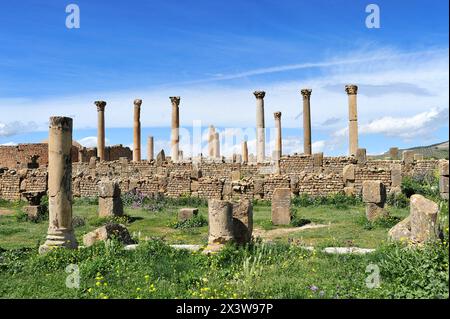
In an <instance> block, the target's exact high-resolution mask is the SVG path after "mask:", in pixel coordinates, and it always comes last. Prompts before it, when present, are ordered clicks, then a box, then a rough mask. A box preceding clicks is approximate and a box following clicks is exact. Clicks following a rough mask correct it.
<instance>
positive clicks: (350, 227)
mask: <svg viewBox="0 0 450 319" xmlns="http://www.w3.org/2000/svg"><path fill="white" fill-rule="evenodd" d="M3 208H4V209H9V210H11V211H13V212H14V214H12V215H3V216H0V226H1V227H0V247H2V248H5V249H12V248H22V247H36V246H38V245H39V243H42V242H43V241H44V239H45V235H46V231H47V226H48V222H47V221H42V222H39V223H33V222H29V221H26V220H22V221H20V220H18V218H17V215H18V214H20V209H21V206H20V204H18V203H16V204H14V203H7V204H3ZM179 208H180V207H177V206H168V207H165V208H164V209H163V210H162V211H157V212H151V211H147V210H144V209H133V208H125V214H126V215H128V216H130V217H131V218H130V221H129V222H128V223H126V225H127V227H128V229H129V231H130V233H134V234H135V236H139V237H140V239H145V238H155V237H158V238H161V239H163V240H165V241H166V242H167V243H170V244H181V243H183V244H206V242H207V237H208V226H203V227H197V228H188V229H174V228H173V227H171V225H172V224H173V223H175V222H176V220H177V213H178V210H179ZM297 210H298V214H299V216H300V217H301V218H302V219H305V220H309V221H311V223H312V224H318V225H323V226H326V227H322V228H314V229H305V230H298V231H295V230H294V231H286V232H283V231H280V232H278V234H277V232H270V230H274V229H285V230H286V229H287V228H292V226H289V227H287V226H283V227H280V226H278V227H275V226H272V224H271V208H270V206H268V205H255V207H254V228H255V233H258V234H263V235H266V236H267V237H268V239H270V240H274V241H277V242H287V241H288V239H293V240H295V241H296V242H299V243H300V242H301V243H302V244H305V245H308V246H317V245H320V246H325V245H328V246H330V245H331V246H358V247H364V248H375V247H378V246H379V245H380V244H381V243H382V242H383V241H385V240H386V239H387V231H388V229H389V227H390V226H392V225H393V224H394V223H395V222H396V221H398V220H400V219H403V218H404V217H406V216H407V215H408V210H407V209H394V208H389V210H390V212H391V214H392V216H393V217H394V219H393V222H392V223H387V225H375V226H373V227H368V225H367V222H366V221H365V217H364V216H365V213H364V206H363V205H358V206H350V207H346V208H343V209H342V208H341V209H337V208H336V207H333V206H331V205H322V206H318V207H313V206H310V207H299V208H298V209H297ZM199 213H200V214H201V215H203V216H204V217H205V218H207V216H208V212H207V208H206V207H199ZM73 215H74V216H79V217H82V218H83V219H84V220H85V225H84V226H81V227H77V228H76V229H75V231H76V235H77V238H78V240H79V242H82V236H83V235H84V234H86V233H87V232H89V231H92V230H93V229H95V228H97V227H99V226H100V225H101V224H102V222H104V220H102V219H100V218H98V217H97V206H96V205H90V204H85V203H83V202H81V203H79V204H75V205H74V207H73ZM258 230H259V232H258ZM288 230H289V229H288ZM271 233H273V234H274V235H271Z"/></svg>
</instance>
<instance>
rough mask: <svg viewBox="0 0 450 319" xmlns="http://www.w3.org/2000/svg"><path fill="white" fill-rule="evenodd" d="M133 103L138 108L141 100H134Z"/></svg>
mask: <svg viewBox="0 0 450 319" xmlns="http://www.w3.org/2000/svg"><path fill="white" fill-rule="evenodd" d="M133 103H134V105H135V106H139V107H140V106H141V105H142V100H141V99H136V100H134V102H133Z"/></svg>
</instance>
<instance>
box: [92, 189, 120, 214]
mask: <svg viewBox="0 0 450 319" xmlns="http://www.w3.org/2000/svg"><path fill="white" fill-rule="evenodd" d="M120 194H121V192H120V187H119V183H118V182H116V181H100V182H99V183H98V216H99V217H110V216H122V215H123V204H122V198H121V197H120Z"/></svg>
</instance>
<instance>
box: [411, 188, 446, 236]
mask: <svg viewBox="0 0 450 319" xmlns="http://www.w3.org/2000/svg"><path fill="white" fill-rule="evenodd" d="M438 213H439V206H438V205H437V204H436V203H435V202H433V201H431V200H429V199H426V198H425V197H423V196H422V195H417V194H416V195H413V196H411V198H410V219H411V239H412V240H413V241H415V242H420V243H422V242H426V241H430V240H435V239H436V238H437V237H438V234H439V230H438V223H437V216H438Z"/></svg>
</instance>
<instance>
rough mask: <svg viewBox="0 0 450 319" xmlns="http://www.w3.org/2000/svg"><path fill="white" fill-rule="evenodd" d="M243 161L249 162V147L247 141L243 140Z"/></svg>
mask: <svg viewBox="0 0 450 319" xmlns="http://www.w3.org/2000/svg"><path fill="white" fill-rule="evenodd" d="M242 162H243V163H248V147H247V141H243V142H242Z"/></svg>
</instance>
